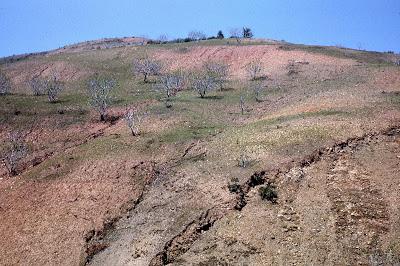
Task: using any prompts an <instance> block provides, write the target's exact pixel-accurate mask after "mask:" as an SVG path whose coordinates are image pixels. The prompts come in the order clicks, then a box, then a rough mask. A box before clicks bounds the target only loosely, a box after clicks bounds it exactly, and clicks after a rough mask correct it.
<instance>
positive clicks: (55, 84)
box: [44, 74, 63, 103]
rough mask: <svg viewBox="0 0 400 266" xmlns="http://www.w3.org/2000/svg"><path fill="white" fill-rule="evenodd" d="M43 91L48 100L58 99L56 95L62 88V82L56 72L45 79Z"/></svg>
mask: <svg viewBox="0 0 400 266" xmlns="http://www.w3.org/2000/svg"><path fill="white" fill-rule="evenodd" d="M44 84H45V91H46V94H47V98H48V100H49V102H51V103H54V102H57V101H58V96H59V94H60V92H61V91H62V90H63V84H62V82H61V81H60V80H59V79H58V77H57V74H52V76H51V78H49V79H48V80H46V81H45V83H44Z"/></svg>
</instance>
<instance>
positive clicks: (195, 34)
mask: <svg viewBox="0 0 400 266" xmlns="http://www.w3.org/2000/svg"><path fill="white" fill-rule="evenodd" d="M188 38H189V39H191V40H193V41H200V40H203V39H205V38H206V35H205V34H204V33H203V32H201V31H191V32H189V34H188Z"/></svg>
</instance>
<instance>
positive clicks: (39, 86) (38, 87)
mask: <svg viewBox="0 0 400 266" xmlns="http://www.w3.org/2000/svg"><path fill="white" fill-rule="evenodd" d="M28 85H29V87H30V88H31V90H32V92H33V95H35V96H39V95H43V94H45V92H46V81H45V80H43V79H40V78H39V77H33V78H32V79H30V80H29V81H28Z"/></svg>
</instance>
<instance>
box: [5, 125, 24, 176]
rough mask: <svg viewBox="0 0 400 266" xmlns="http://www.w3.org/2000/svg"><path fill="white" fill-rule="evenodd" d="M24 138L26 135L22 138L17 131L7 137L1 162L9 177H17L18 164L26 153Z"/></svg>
mask: <svg viewBox="0 0 400 266" xmlns="http://www.w3.org/2000/svg"><path fill="white" fill-rule="evenodd" d="M25 137H26V135H25V136H24V135H23V134H21V133H20V132H18V131H15V132H11V133H10V134H9V135H8V143H7V145H6V146H7V148H6V152H5V154H4V156H3V158H2V161H3V163H4V165H5V167H6V168H7V171H8V173H9V175H10V176H15V175H17V167H18V164H19V162H20V161H21V160H22V159H23V158H24V157H25V156H26V155H27V153H28V148H27V145H26V144H25Z"/></svg>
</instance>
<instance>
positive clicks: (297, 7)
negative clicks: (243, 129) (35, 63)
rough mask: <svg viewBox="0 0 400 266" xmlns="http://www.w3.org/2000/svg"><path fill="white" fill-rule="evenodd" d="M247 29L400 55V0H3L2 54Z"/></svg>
mask: <svg viewBox="0 0 400 266" xmlns="http://www.w3.org/2000/svg"><path fill="white" fill-rule="evenodd" d="M241 26H248V27H250V28H252V29H253V32H254V34H255V37H265V38H272V39H277V40H282V39H284V40H286V41H289V42H294V43H305V44H322V45H342V46H346V47H352V48H359V47H360V48H363V49H367V50H376V51H388V50H393V51H395V52H400V0H375V1H373V0H347V1H346V0H319V1H317V0H258V1H256V0H247V1H245V0H242V1H239V0H219V1H218V0H202V1H198V0H196V1H191V0H151V1H146V0H141V1H136V0H114V1H109V0H1V1H0V35H1V41H0V56H7V55H12V54H20V53H26V52H36V51H45V50H49V49H54V48H58V47H61V46H64V45H66V44H72V43H75V42H79V41H85V40H92V39H98V38H102V37H123V36H142V35H145V36H148V37H153V38H157V37H158V36H159V35H160V34H167V35H168V36H169V37H171V38H173V37H185V36H187V33H188V32H189V31H191V30H201V31H203V32H204V33H206V34H207V35H215V34H216V32H217V31H218V30H219V29H221V30H222V31H223V32H224V33H228V32H229V29H231V28H233V27H241Z"/></svg>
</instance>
